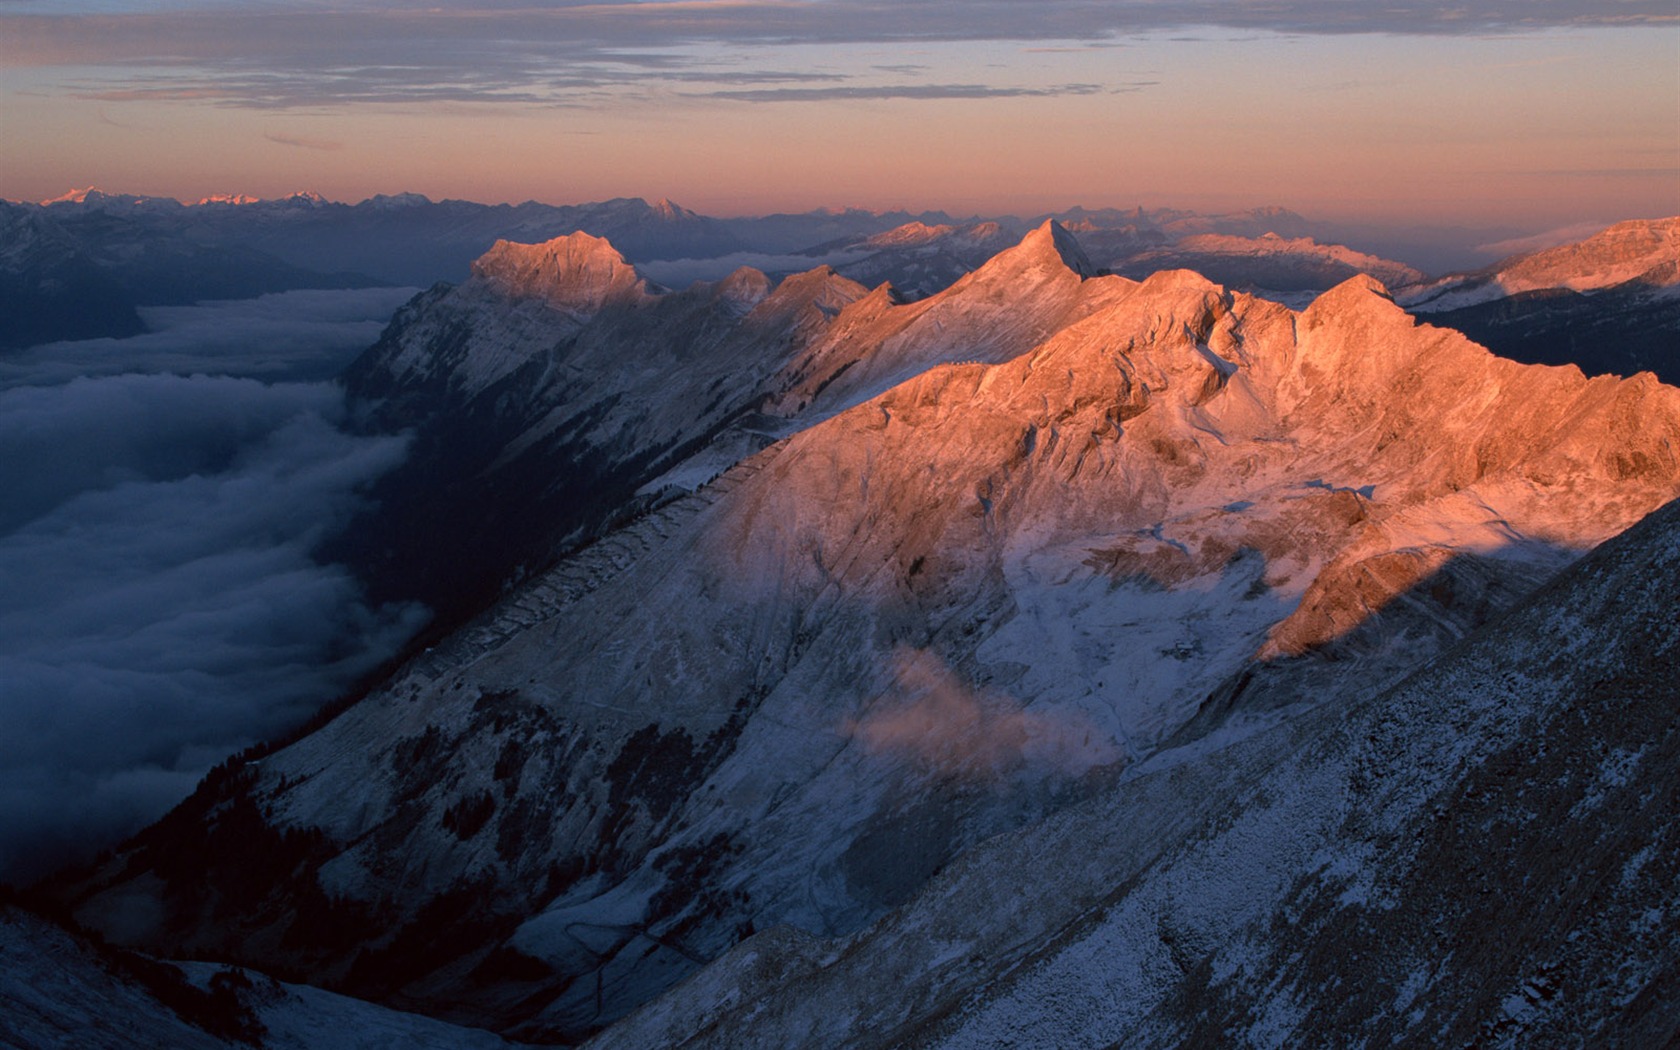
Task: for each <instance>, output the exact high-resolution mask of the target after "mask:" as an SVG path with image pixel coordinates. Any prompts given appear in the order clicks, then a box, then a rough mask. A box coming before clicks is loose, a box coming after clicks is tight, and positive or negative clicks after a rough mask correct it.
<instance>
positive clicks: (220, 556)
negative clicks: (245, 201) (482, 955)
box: [0, 297, 426, 881]
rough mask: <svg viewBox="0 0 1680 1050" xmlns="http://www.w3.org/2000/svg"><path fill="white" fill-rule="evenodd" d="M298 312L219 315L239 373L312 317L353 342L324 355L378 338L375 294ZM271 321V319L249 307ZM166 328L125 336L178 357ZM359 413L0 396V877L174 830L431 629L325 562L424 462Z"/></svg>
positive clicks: (225, 390) (142, 384) (179, 349)
mask: <svg viewBox="0 0 1680 1050" xmlns="http://www.w3.org/2000/svg"><path fill="white" fill-rule="evenodd" d="M270 298H277V297H270ZM292 305H293V309H290V310H287V311H278V312H277V311H274V310H272V309H271V306H272V304H265V303H263V302H261V301H258V302H257V303H251V304H228V305H226V306H218V307H215V308H211V309H213V310H215V311H219V312H220V313H221V314H222V315H224V316H232V317H239V316H242V317H245V318H246V319H247V321H248V322H249V323H248V324H247V325H246V326H245V327H243V328H240V327H237V326H236V327H235V328H234V329H232V332H231V334H229V335H228V337H227V339H226V340H224V342H223V344H222V346H223V349H222V350H221V351H219V353H220V354H221V361H222V362H223V363H224V364H225V365H227V366H228V367H227V369H226V370H227V371H232V372H239V371H256V372H259V373H260V372H262V371H263V370H264V368H265V367H266V366H265V365H264V362H266V361H271V360H276V359H285V360H288V361H290V362H292V363H293V364H294V365H297V366H299V367H302V366H304V365H305V364H306V363H307V360H308V358H309V355H308V353H307V352H306V349H305V346H306V343H307V340H308V335H307V333H308V332H309V331H310V330H311V329H312V326H313V330H314V331H316V332H317V333H325V332H337V333H339V340H338V341H337V342H336V343H335V341H334V340H333V339H331V338H327V339H323V340H322V341H321V342H320V343H318V344H317V345H316V350H315V354H316V356H317V357H318V358H320V359H323V360H324V361H326V362H331V361H337V360H338V358H339V357H341V356H342V351H343V344H344V342H345V341H347V340H349V339H351V338H362V337H363V336H365V330H364V329H363V327H362V326H363V325H364V324H365V320H364V319H360V318H346V317H344V316H342V313H343V311H344V310H345V309H347V308H348V309H349V311H350V312H351V313H353V314H354V313H362V312H365V305H366V304H365V302H364V304H363V305H362V306H349V305H348V304H346V303H345V302H343V301H339V302H337V303H333V302H332V301H331V300H330V299H323V300H320V301H318V302H317V303H316V304H315V305H316V306H317V307H318V309H316V310H314V311H313V313H310V312H309V311H306V310H299V309H297V308H296V307H297V300H293V301H292ZM193 309H205V308H193ZM335 309H336V310H339V311H340V316H338V317H333V316H331V314H332V312H333V310H335ZM264 312H267V314H268V316H269V317H270V318H271V320H272V324H270V325H268V326H266V327H265V326H264V325H263V324H262V323H260V322H258V321H253V320H250V319H251V318H253V317H256V316H258V315H260V314H263V313H264ZM194 328H195V326H194V325H185V326H181V327H177V328H174V329H172V330H171V331H172V332H173V333H174V335H175V336H176V337H177V338H176V340H175V342H174V344H173V349H172V351H171V352H172V353H179V354H184V355H187V356H189V357H190V356H192V355H194V354H200V355H202V354H203V353H204V352H206V351H205V346H206V344H205V343H204V342H203V341H202V340H201V341H199V342H197V343H194V341H193V338H192V337H191V332H192V330H193V329H194ZM205 330H207V329H205ZM183 333H187V334H185V335H183ZM170 334H171V333H170V332H165V333H163V335H164V336H168V335H170ZM240 338H243V339H244V340H245V341H244V342H243V343H240V342H238V339H240ZM162 341H163V340H162V339H161V338H160V339H159V340H154V341H152V342H149V343H148V342H145V341H144V338H143V339H142V340H130V341H124V342H125V343H135V344H137V346H136V347H135V349H136V351H137V352H135V353H133V354H131V355H129V356H128V358H127V360H128V362H129V363H130V365H131V366H132V365H135V364H139V365H141V366H144V365H147V364H156V363H158V362H159V361H160V360H162V358H161V357H159V356H154V351H155V350H156V348H157V347H158V346H159V345H161V343H162ZM66 345H69V346H72V347H75V346H78V345H82V344H66ZM47 349H50V348H38V352H43V353H44V352H45V351H46V350H47ZM124 349H126V348H125V347H124V344H123V343H115V344H113V346H112V348H110V350H111V352H112V354H113V356H112V358H111V361H112V363H113V364H114V363H115V362H116V360H118V359H119V358H118V356H116V355H118V354H120V352H121V351H123V350H124ZM61 363H62V362H59V361H54V360H49V361H47V362H45V365H44V366H43V368H42V369H39V370H37V371H36V372H35V373H34V375H33V376H32V377H25V378H33V379H34V380H35V381H36V382H39V381H40V380H41V379H42V378H43V376H42V372H48V373H50V372H51V369H52V368H53V367H54V366H56V365H59V364H61ZM12 364H13V366H14V367H18V368H19V371H18V372H14V373H12V374H11V375H10V376H9V377H8V378H12V379H14V380H15V379H17V378H19V377H20V376H21V375H22V372H23V370H22V368H21V366H18V363H17V362H16V361H15V359H14V361H13V362H12ZM65 367H70V366H69V365H65ZM316 367H324V365H319V364H318V365H316ZM343 414H344V398H343V392H342V391H341V390H340V389H339V388H338V387H337V386H335V385H332V384H330V383H322V382H315V383H296V382H288V383H265V382H262V381H259V380H257V379H252V378H238V377H234V376H214V377H213V376H206V375H177V374H167V373H164V374H117V375H103V376H93V377H84V378H78V379H74V380H71V381H69V382H65V383H61V384H58V385H15V384H14V385H13V386H12V387H11V388H10V389H5V390H0V491H4V492H6V493H7V496H6V498H5V500H4V502H0V579H4V580H6V587H5V588H4V589H0V880H13V881H24V880H27V879H30V878H33V877H36V876H40V875H43V874H45V873H47V872H48V871H49V870H51V869H52V868H53V867H55V866H57V865H58V864H61V863H64V862H67V861H71V860H75V859H78V858H81V857H85V856H86V855H88V854H89V853H91V852H92V851H93V850H95V849H97V848H99V847H101V846H105V845H110V844H112V843H113V842H114V841H115V840H116V839H117V838H119V837H121V836H122V835H125V834H127V833H130V832H132V831H134V830H136V829H138V828H139V827H140V826H141V825H142V824H144V823H145V822H147V821H149V820H152V819H155V818H156V817H157V816H159V815H161V814H162V813H163V812H164V811H165V810H166V809H167V808H168V807H169V806H171V805H172V804H174V803H175V802H176V801H178V800H179V799H181V798H182V797H184V796H185V795H186V794H187V793H188V792H190V791H191V790H192V787H193V785H194V784H195V783H196V782H197V780H198V778H199V777H200V776H202V775H203V773H204V772H205V771H206V770H208V769H209V768H210V767H211V766H213V765H215V764H216V763H217V762H219V761H221V760H222V759H223V758H225V757H226V756H227V755H228V754H229V753H231V752H233V751H236V750H238V749H240V748H242V747H245V746H248V745H250V744H253V743H256V742H258V741H260V740H262V739H264V738H266V737H270V736H273V735H276V734H278V733H282V732H284V731H286V730H287V729H289V728H290V727H291V726H293V725H295V724H297V723H298V722H300V721H302V720H303V719H305V718H307V717H308V715H309V714H310V713H311V712H313V711H314V710H316V709H317V708H318V707H319V706H320V705H321V704H322V703H325V702H326V701H328V700H331V699H332V698H333V697H334V696H336V695H337V694H339V693H340V692H342V691H343V690H344V689H345V688H347V687H348V686H350V685H351V684H352V683H353V682H354V681H355V680H356V679H357V678H358V677H359V676H361V675H363V674H365V673H367V672H368V671H370V670H371V669H373V668H374V667H376V666H377V665H378V664H379V663H380V662H381V661H382V660H384V659H386V658H387V657H388V656H390V655H391V654H392V653H394V652H395V651H396V650H397V648H398V647H399V646H400V645H401V644H402V643H403V642H404V641H406V640H407V638H408V637H410V636H411V635H412V634H413V632H414V631H415V630H417V629H418V627H419V626H420V625H421V624H422V623H423V622H424V619H425V615H426V614H425V611H424V610H423V609H421V608H419V607H415V606H402V607H386V608H377V609H376V608H370V607H368V605H367V604H366V603H365V602H364V601H363V600H362V595H361V589H360V586H359V584H358V582H357V581H356V579H355V578H354V577H353V576H352V574H351V573H350V572H349V571H348V570H347V569H345V568H344V567H342V566H337V565H322V564H320V563H318V562H317V561H316V559H315V558H314V556H313V551H314V550H315V548H316V547H317V546H318V545H319V543H320V542H321V541H322V540H323V539H324V538H326V537H327V536H329V535H331V534H332V532H333V531H334V530H335V529H337V528H339V527H340V526H342V525H343V524H344V522H345V521H346V520H347V519H348V517H349V516H350V515H351V514H352V513H354V511H355V509H356V508H357V506H358V505H359V504H360V502H361V501H362V499H363V498H364V497H363V496H362V495H361V490H362V489H363V487H364V486H366V485H367V484H368V483H370V482H371V481H372V480H374V479H375V478H377V477H379V476H380V475H381V474H383V473H384V472H386V471H388V470H390V469H391V468H392V467H394V466H396V465H397V464H398V463H400V462H401V461H402V459H403V458H404V456H405V455H406V449H407V442H406V439H405V438H404V437H401V436H372V437H369V436H357V435H352V434H350V433H348V432H346V431H345V430H343V429H341V427H340V426H339V424H340V422H341V421H342V418H343Z"/></svg>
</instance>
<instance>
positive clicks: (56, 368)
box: [0, 288, 418, 390]
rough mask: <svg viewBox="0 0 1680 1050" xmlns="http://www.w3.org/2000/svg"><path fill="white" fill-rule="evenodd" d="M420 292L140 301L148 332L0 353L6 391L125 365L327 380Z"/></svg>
mask: <svg viewBox="0 0 1680 1050" xmlns="http://www.w3.org/2000/svg"><path fill="white" fill-rule="evenodd" d="M416 291H418V289H415V288H357V289H350V290H321V291H313V290H311V291H294V292H279V293H275V294H273V295H264V296H261V297H260V298H257V299H232V300H224V301H215V302H206V303H199V304H198V305H196V306H146V307H141V308H140V316H141V319H142V320H144V321H145V322H146V325H147V327H148V328H150V329H151V331H149V332H147V333H145V334H144V335H137V336H132V337H130V338H127V339H86V340H78V341H75V342H65V343H47V344H43V345H41V346H34V347H30V348H29V349H27V350H24V351H22V352H19V353H13V354H8V355H6V356H4V357H0V390H3V389H6V388H9V387H14V386H19V385H23V384H30V385H43V384H53V383H66V382H69V381H70V380H72V379H75V378H76V377H78V376H96V375H119V374H122V373H125V372H173V373H175V374H177V375H191V374H193V373H203V374H205V375H234V376H250V377H256V378H262V379H269V380H317V379H326V378H328V377H330V376H334V375H337V374H338V373H339V372H340V371H342V370H343V369H344V366H345V365H347V364H349V363H350V361H351V360H353V359H354V358H355V356H356V355H357V354H359V353H361V352H362V351H363V350H365V349H366V348H367V347H369V346H371V345H372V344H373V342H374V340H376V339H378V338H379V333H380V331H381V330H382V329H383V328H384V327H385V323H386V322H387V321H388V320H390V317H391V314H392V313H394V312H395V311H396V309H397V307H399V306H401V305H402V304H403V303H404V302H407V301H408V300H409V299H410V298H412V297H413V295H414V293H415V292H416Z"/></svg>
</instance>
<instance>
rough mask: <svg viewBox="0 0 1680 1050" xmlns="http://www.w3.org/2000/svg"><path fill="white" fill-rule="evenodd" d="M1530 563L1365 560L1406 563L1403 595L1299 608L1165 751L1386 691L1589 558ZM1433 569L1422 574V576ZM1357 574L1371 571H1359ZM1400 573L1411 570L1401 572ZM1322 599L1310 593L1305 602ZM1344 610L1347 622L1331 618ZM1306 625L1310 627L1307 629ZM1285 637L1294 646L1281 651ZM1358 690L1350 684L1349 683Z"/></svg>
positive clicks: (1460, 555)
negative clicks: (1302, 709) (1297, 709)
mask: <svg viewBox="0 0 1680 1050" xmlns="http://www.w3.org/2000/svg"><path fill="white" fill-rule="evenodd" d="M1525 553H1526V557H1524V558H1522V559H1520V560H1519V559H1516V558H1512V557H1510V556H1509V554H1508V553H1507V554H1504V555H1501V554H1478V553H1471V552H1456V553H1453V554H1451V555H1447V556H1442V557H1437V558H1430V557H1428V556H1426V555H1420V554H1419V553H1418V552H1414V551H1395V552H1390V553H1388V554H1384V555H1379V556H1377V557H1376V558H1372V559H1367V562H1375V563H1378V564H1377V565H1376V566H1375V568H1379V569H1380V568H1381V566H1382V564H1383V563H1385V562H1386V563H1388V564H1393V562H1394V561H1395V560H1397V559H1404V560H1406V561H1409V562H1410V564H1409V565H1408V566H1407V568H1408V569H1411V570H1413V571H1412V572H1411V573H1410V574H1411V575H1414V576H1415V578H1414V579H1413V580H1412V582H1411V583H1410V584H1409V585H1408V586H1406V587H1404V588H1403V589H1397V590H1386V589H1385V588H1383V587H1382V585H1381V584H1380V583H1378V584H1376V585H1375V587H1371V586H1369V584H1370V582H1371V580H1372V579H1373V577H1372V576H1369V575H1368V576H1367V577H1366V580H1365V581H1364V582H1366V583H1367V587H1366V588H1363V589H1362V588H1360V587H1359V586H1358V583H1359V582H1360V581H1355V585H1354V586H1353V587H1350V588H1349V591H1348V593H1346V594H1345V595H1344V599H1345V602H1346V604H1345V605H1343V606H1342V608H1341V609H1339V610H1313V609H1307V608H1304V607H1302V608H1298V609H1297V610H1296V613H1295V614H1294V615H1292V616H1291V617H1289V618H1287V619H1286V620H1284V621H1280V622H1279V624H1278V625H1277V626H1276V627H1274V629H1273V631H1272V632H1271V636H1272V639H1273V640H1272V641H1271V642H1269V643H1268V645H1267V646H1266V647H1265V649H1266V650H1269V652H1267V653H1265V654H1264V655H1262V654H1257V658H1256V659H1255V660H1254V662H1252V663H1251V664H1249V665H1248V666H1246V667H1244V668H1242V669H1241V670H1240V671H1238V672H1237V673H1236V674H1234V675H1232V676H1230V677H1229V678H1227V679H1226V680H1225V681H1224V682H1222V683H1220V686H1219V688H1217V689H1216V690H1214V691H1213V692H1211V693H1209V694H1208V696H1207V698H1206V699H1204V700H1203V701H1202V703H1201V705H1200V706H1199V707H1198V708H1197V710H1196V713H1195V715H1194V716H1193V717H1192V718H1191V719H1190V720H1189V721H1187V722H1185V723H1184V724H1183V725H1182V726H1180V727H1179V728H1178V729H1177V730H1176V731H1175V732H1174V733H1173V734H1172V735H1171V736H1170V737H1168V738H1167V739H1166V740H1165V741H1164V742H1163V743H1162V745H1161V750H1162V751H1166V750H1170V749H1172V748H1177V747H1183V746H1186V745H1188V744H1191V743H1194V742H1195V741H1197V740H1199V739H1201V738H1203V737H1205V736H1207V735H1208V734H1210V733H1212V732H1214V731H1215V730H1217V729H1219V728H1221V727H1222V726H1225V725H1227V724H1229V723H1231V722H1233V721H1234V720H1237V719H1241V718H1243V717H1247V716H1256V715H1263V714H1266V713H1268V712H1274V711H1279V710H1281V709H1284V708H1289V707H1294V706H1297V705H1306V706H1316V705H1317V704H1318V703H1320V702H1322V701H1323V700H1324V699H1325V698H1326V695H1327V694H1328V693H1330V692H1331V691H1332V690H1334V691H1335V692H1336V695H1338V696H1341V697H1346V696H1348V695H1349V690H1350V685H1351V687H1352V691H1353V693H1355V694H1361V695H1363V694H1372V693H1375V692H1377V691H1380V690H1381V689H1385V688H1387V687H1389V686H1391V685H1393V684H1394V683H1395V682H1397V681H1399V680H1400V679H1401V678H1403V677H1405V676H1406V675H1408V674H1410V673H1412V672H1413V671H1415V670H1416V669H1418V668H1419V667H1421V666H1423V665H1424V664H1426V663H1428V662H1429V661H1431V660H1433V659H1435V658H1436V657H1437V656H1439V655H1440V654H1442V653H1445V652H1447V651H1448V650H1450V649H1452V648H1454V647H1455V646H1457V645H1459V644H1461V643H1462V642H1463V641H1464V640H1465V639H1466V638H1468V637H1470V636H1471V635H1473V634H1474V633H1475V632H1476V631H1477V630H1478V629H1480V628H1481V627H1482V626H1483V625H1484V624H1487V623H1489V622H1491V621H1492V620H1493V619H1495V618H1496V617H1498V616H1499V615H1501V614H1503V613H1504V612H1506V611H1507V610H1510V609H1512V608H1515V607H1516V606H1517V604H1518V603H1519V602H1521V601H1522V599H1523V598H1524V597H1525V596H1527V595H1529V594H1531V593H1533V592H1534V591H1535V590H1537V589H1538V588H1540V587H1542V586H1544V585H1545V583H1546V582H1547V581H1548V580H1549V579H1551V578H1552V577H1553V576H1555V575H1556V574H1557V573H1558V572H1561V571H1562V570H1563V569H1564V568H1566V567H1567V566H1568V565H1569V564H1570V563H1571V562H1573V561H1574V560H1575V559H1576V558H1579V557H1580V556H1581V555H1582V554H1584V553H1585V552H1583V551H1578V550H1573V549H1571V548H1566V547H1560V546H1556V545H1551V544H1539V543H1533V544H1529V545H1527V550H1526V552H1525ZM1428 565H1433V567H1432V568H1428V569H1427V571H1424V572H1421V573H1420V572H1416V571H1415V570H1416V569H1417V568H1419V567H1422V566H1428ZM1358 567H1359V568H1362V569H1363V568H1366V565H1365V563H1360V565H1359V566H1358ZM1402 571H1405V570H1404V569H1403V570H1402ZM1315 598H1317V599H1319V600H1321V601H1322V600H1324V596H1323V595H1322V594H1314V593H1313V592H1311V591H1309V594H1308V595H1307V597H1306V599H1305V601H1312V600H1314V599H1315ZM1334 612H1341V613H1343V614H1344V615H1340V616H1337V615H1333V613H1334ZM1300 621H1308V622H1307V623H1306V624H1305V626H1302V625H1301V623H1300ZM1280 636H1287V637H1289V638H1290V639H1291V640H1292V641H1291V643H1290V644H1288V645H1284V646H1279V645H1278V644H1276V643H1277V640H1278V639H1279V638H1280ZM1350 677H1351V678H1353V679H1354V682H1353V683H1349V682H1348V681H1347V679H1348V678H1350Z"/></svg>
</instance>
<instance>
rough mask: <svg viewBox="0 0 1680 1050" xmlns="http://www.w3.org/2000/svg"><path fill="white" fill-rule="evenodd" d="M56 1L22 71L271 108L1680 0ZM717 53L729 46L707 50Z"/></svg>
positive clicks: (1, 45) (19, 21)
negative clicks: (308, 5) (863, 51)
mask: <svg viewBox="0 0 1680 1050" xmlns="http://www.w3.org/2000/svg"><path fill="white" fill-rule="evenodd" d="M47 12H48V8H47V7H46V6H45V5H44V4H43V3H40V2H36V0H24V2H22V3H15V4H13V5H11V11H10V13H6V14H0V57H3V59H4V60H5V61H6V62H7V63H8V64H11V65H14V66H78V67H90V66H92V67H107V68H109V67H121V68H126V69H129V70H131V71H132V75H131V76H129V77H124V78H122V82H106V83H104V84H99V85H90V84H85V83H84V84H82V85H81V86H80V91H81V92H82V93H83V94H85V95H86V96H87V97H90V98H95V99H101V100H119V99H145V98H150V99H154V100H155V99H176V100H179V99H186V98H199V99H208V100H211V101H216V102H222V103H226V104H233V105H242V106H253V107H262V108H286V107H305V106H319V105H328V104H343V103H369V102H376V103H413V102H422V103H423V102H439V101H448V102H476V103H495V102H500V103H523V104H531V103H548V104H556V103H558V104H565V103H567V102H568V101H570V102H574V103H575V102H576V101H577V100H576V99H575V98H569V97H568V96H569V95H571V94H575V93H576V92H577V91H579V90H583V89H584V87H585V86H586V85H592V86H594V87H603V86H607V85H610V84H614V83H617V84H623V83H626V82H628V81H635V80H640V79H644V78H654V73H655V72H656V71H657V70H658V69H660V68H664V69H666V70H667V71H669V70H672V69H686V70H689V71H692V72H696V73H697V74H698V75H702V76H721V75H723V73H724V72H725V71H723V70H719V69H716V68H710V69H706V68H697V67H703V66H706V65H708V63H710V62H711V61H712V60H713V59H715V49H717V48H720V47H721V48H735V49H742V48H754V47H763V46H772V47H785V46H790V45H846V44H895V43H906V42H964V41H967V42H983V41H1018V42H1029V43H1041V44H1050V43H1065V42H1075V43H1080V44H1083V45H1087V46H1088V45H1093V44H1104V43H1113V42H1115V41H1117V40H1120V39H1123V38H1125V37H1127V36H1130V35H1136V34H1145V33H1153V32H1160V31H1163V30H1171V29H1176V28H1180V27H1194V26H1206V27H1215V28H1220V29H1224V30H1258V31H1271V32H1278V33H1297V34H1354V33H1384V34H1417V35H1466V34H1481V33H1488V32H1512V31H1519V32H1520V31H1531V30H1542V29H1549V28H1558V27H1583V26H1628V25H1659V24H1675V23H1680V16H1677V15H1676V13H1675V10H1674V6H1673V4H1672V2H1670V0H1623V2H1619V3H1615V4H1606V3H1602V2H1592V3H1588V2H1583V0H1468V2H1462V3H1389V4H1365V3H1357V2H1353V3H1350V2H1347V0H1274V2H1266V3H1252V2H1224V0H1222V2H1214V0H1201V2H1195V3H1175V4H1161V3H1156V2H1149V0H1115V2H1111V3H1102V4H1092V3H1089V2H1088V0H1037V2H1034V3H1020V2H1017V0H971V2H962V3H956V2H946V3H916V4H907V3H899V2H891V3H888V2H884V0H729V2H712V0H678V2H669V3H666V2H622V0H621V2H606V3H588V4H570V3H564V4H555V5H549V6H541V7H533V6H513V5H501V4H490V3H484V4H479V3H468V4H456V5H452V6H449V7H442V8H440V7H437V6H433V5H424V6H422V5H420V4H406V5H395V6H393V5H386V4H381V5H378V6H374V5H369V4H356V3H350V4H343V5H335V6H334V7H332V8H330V9H319V8H316V9H308V10H301V11H300V10H298V9H296V8H295V7H283V6H277V5H273V4H266V3H256V2H252V3H237V2H233V3H222V4H215V5H203V4H182V5H179V6H174V7H171V6H168V5H162V4H155V5H154V4H148V5H128V4H110V3H102V2H81V3H79V2H78V0H68V2H65V3H60V2H58V0H54V3H53V5H52V7H51V9H50V12H51V13H47ZM708 49H710V50H712V51H713V52H714V53H713V54H712V55H711V56H709V57H706V58H702V57H700V52H702V51H707V50H708ZM165 70H167V73H164V72H163V71H165ZM895 72H898V73H900V74H909V73H912V72H914V71H912V70H909V69H906V68H902V67H901V68H899V69H897V70H895ZM160 74H161V75H160ZM580 82H581V83H580ZM854 86H855V87H856V88H857V90H858V91H859V93H860V94H859V95H857V96H852V97H863V95H862V93H863V92H866V91H868V90H870V86H867V85H854ZM929 87H930V88H931V87H933V86H932V85H930V86H929ZM774 97H775V98H777V99H781V98H785V97H788V96H787V94H786V93H782V92H778V93H777V94H776V95H775V96H774ZM836 97H848V96H846V95H844V94H842V95H839V96H836ZM873 97H915V96H904V95H897V94H895V95H890V96H882V95H876V96H873ZM938 97H947V98H949V97H981V98H984V97H993V96H990V95H984V94H982V95H950V94H945V95H940V96H938Z"/></svg>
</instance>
